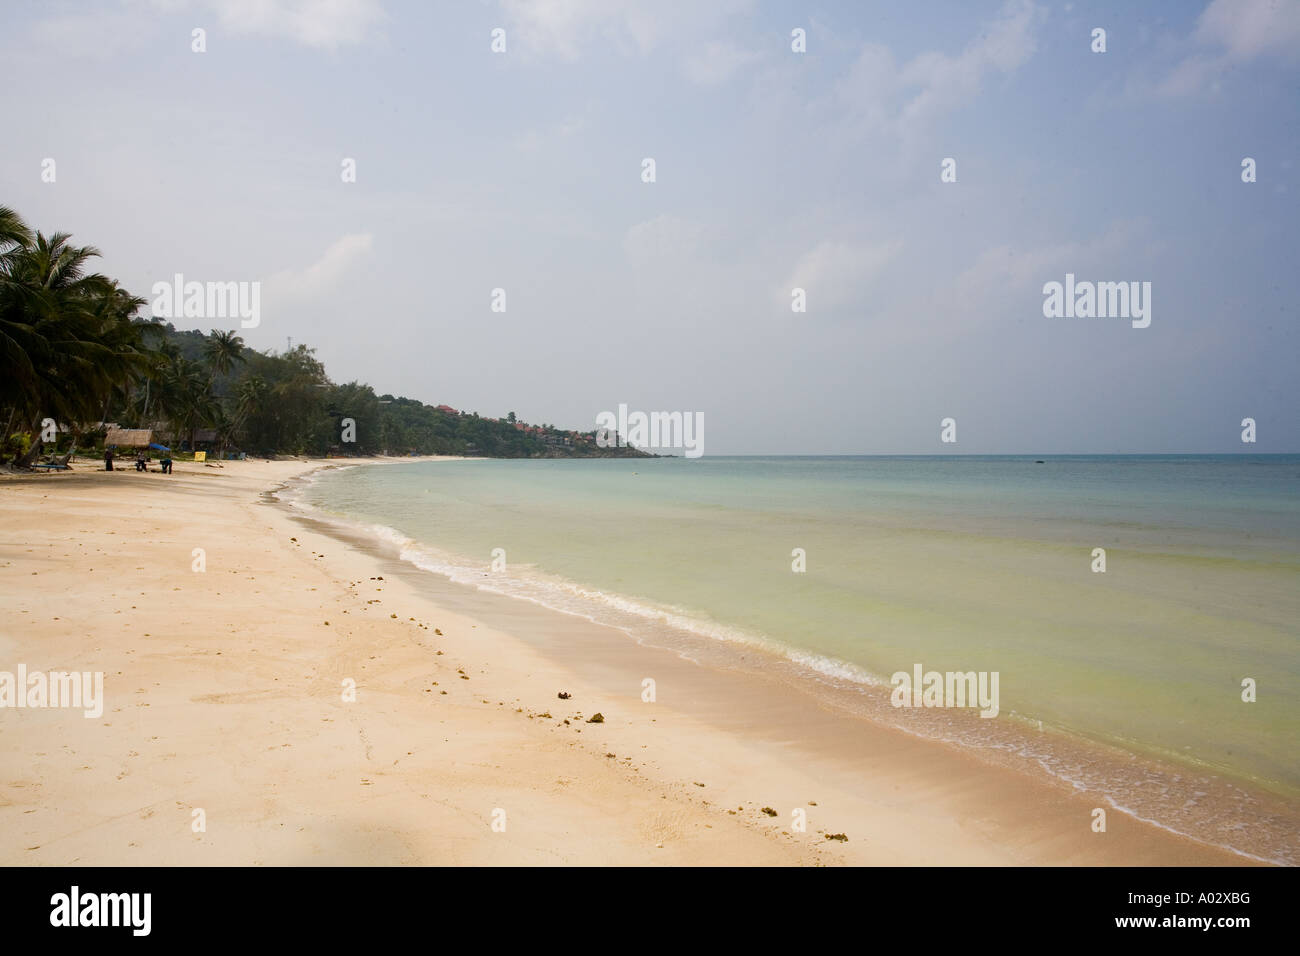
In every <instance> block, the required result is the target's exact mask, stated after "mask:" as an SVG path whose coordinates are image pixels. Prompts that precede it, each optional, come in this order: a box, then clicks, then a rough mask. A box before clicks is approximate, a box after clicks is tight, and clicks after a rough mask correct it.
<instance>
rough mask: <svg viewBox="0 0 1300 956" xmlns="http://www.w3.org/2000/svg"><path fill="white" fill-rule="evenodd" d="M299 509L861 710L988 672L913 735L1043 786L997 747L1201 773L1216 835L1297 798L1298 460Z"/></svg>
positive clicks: (924, 466) (345, 472) (1131, 792)
mask: <svg viewBox="0 0 1300 956" xmlns="http://www.w3.org/2000/svg"><path fill="white" fill-rule="evenodd" d="M296 503H297V504H298V506H299V507H302V508H306V509H309V510H313V511H315V512H316V513H317V514H318V515H319V516H321V517H327V518H332V519H334V520H338V521H344V522H347V523H349V524H351V525H353V526H358V525H359V526H361V527H363V528H364V529H365V530H367V531H368V532H369V533H371V534H374V535H377V536H379V537H381V538H384V539H386V540H388V541H390V542H391V543H393V544H395V545H397V546H398V547H399V548H400V549H401V552H402V555H403V557H405V558H406V559H407V560H408V561H410V562H411V564H412V565H413V566H415V567H418V568H421V569H423V570H426V571H429V572H433V573H439V574H443V575H446V576H448V577H450V578H452V579H453V580H457V581H462V582H465V583H468V584H473V585H475V586H478V587H484V588H488V589H490V590H494V591H499V592H502V593H505V594H510V595H514V596H517V597H522V598H526V599H529V600H533V601H537V602H539V603H541V604H545V605H547V606H550V607H554V608H557V609H559V610H562V611H567V612H570V613H576V614H581V615H583V616H586V617H589V618H591V619H594V620H597V621H603V622H607V623H610V624H613V625H615V626H618V627H621V628H622V629H623V630H625V631H627V632H628V634H629V635H630V637H631V638H633V639H636V640H641V641H646V642H650V643H659V644H663V645H664V646H669V647H671V646H674V643H675V642H677V641H678V640H679V639H680V638H682V637H683V636H689V637H690V638H691V639H692V640H695V641H698V640H699V639H701V638H707V639H710V640H711V641H715V642H717V644H718V646H719V648H723V649H725V648H727V647H735V646H751V647H752V646H758V647H762V648H765V649H766V650H768V651H770V652H771V653H772V655H773V659H774V660H779V661H781V664H782V667H788V668H791V669H793V670H801V671H805V672H806V673H807V675H808V676H809V678H810V679H814V680H819V681H822V682H829V683H832V684H835V685H837V686H840V687H843V688H849V689H852V688H854V687H857V688H860V689H863V690H864V692H866V690H867V689H872V692H873V693H876V695H877V696H879V688H880V686H881V685H882V684H884V685H885V691H886V692H887V690H888V686H887V682H888V680H889V676H890V675H891V674H893V673H894V672H896V671H909V672H910V671H911V670H912V669H913V667H914V665H916V664H921V665H923V666H924V668H925V669H926V670H938V671H963V672H965V671H972V670H973V671H989V672H993V671H996V672H998V674H999V675H1000V682H999V688H1000V698H1001V700H1000V707H1001V713H1000V715H999V717H998V718H996V719H995V720H992V721H979V720H974V721H966V722H964V723H962V724H960V726H958V725H953V727H951V728H950V730H949V731H933V732H935V733H941V734H942V733H949V735H950V736H951V737H952V738H953V740H954V742H958V743H966V744H970V745H975V746H978V745H979V744H980V735H981V734H983V735H984V738H985V740H984V743H985V744H987V745H988V746H998V747H1001V748H1002V749H1004V750H1005V749H1008V748H1011V749H1017V750H1018V752H1022V753H1023V754H1024V756H1025V757H1027V758H1030V759H1034V760H1036V761H1037V762H1038V763H1039V764H1041V765H1043V766H1044V767H1046V768H1048V769H1049V770H1053V771H1054V772H1058V773H1059V774H1060V775H1061V776H1063V777H1067V778H1069V776H1070V773H1071V772H1072V771H1071V770H1070V764H1069V761H1068V760H1066V759H1065V758H1064V757H1062V756H1060V755H1059V754H1057V755H1055V756H1054V755H1053V753H1052V752H1051V749H1052V744H1051V743H1050V742H1048V741H1049V738H1046V737H1040V738H1033V737H1032V736H1025V740H1026V741H1029V742H1028V743H1025V744H1010V743H1008V742H1007V741H1010V740H1012V739H1014V738H1015V736H1016V735H1015V733H1012V731H1016V732H1019V733H1022V734H1024V733H1027V731H1028V730H1030V729H1032V730H1034V731H1041V730H1043V729H1046V730H1047V731H1050V732H1051V733H1052V734H1054V735H1055V736H1054V737H1051V738H1050V739H1051V740H1056V741H1062V740H1070V739H1078V740H1086V741H1091V742H1096V743H1099V744H1101V745H1102V746H1104V747H1111V748H1114V749H1115V751H1116V752H1117V753H1119V754H1136V755H1141V756H1143V757H1147V758H1153V759H1156V760H1159V761H1161V762H1164V763H1167V764H1169V765H1170V766H1173V767H1175V768H1176V767H1184V768H1188V769H1189V770H1193V771H1195V772H1196V773H1199V774H1202V775H1205V774H1209V775H1211V776H1213V777H1214V778H1216V779H1217V778H1221V779H1222V780H1223V781H1227V782H1228V783H1229V784H1230V785H1231V786H1230V787H1229V789H1230V790H1231V792H1233V793H1236V792H1237V791H1236V790H1235V789H1233V788H1235V787H1236V786H1238V785H1239V786H1240V787H1241V788H1242V790H1241V793H1242V794H1245V795H1247V796H1240V797H1237V796H1234V797H1233V798H1232V799H1233V800H1234V801H1237V802H1238V803H1240V804H1241V805H1240V806H1237V807H1236V808H1235V809H1232V810H1228V809H1226V808H1225V807H1224V806H1223V805H1222V801H1221V800H1220V802H1219V806H1218V807H1217V809H1216V810H1215V812H1217V813H1219V814H1220V815H1222V814H1224V813H1234V814H1237V816H1238V817H1241V819H1234V820H1229V821H1227V822H1226V823H1225V822H1224V821H1220V823H1223V825H1224V826H1225V827H1227V829H1229V830H1231V829H1233V828H1236V829H1240V828H1241V827H1242V826H1246V825H1253V821H1244V815H1245V814H1246V813H1247V811H1246V810H1245V809H1242V807H1243V806H1245V805H1246V804H1250V805H1252V806H1253V805H1254V803H1253V799H1254V798H1253V797H1251V796H1249V795H1252V794H1259V795H1263V796H1264V797H1265V802H1267V801H1268V800H1273V801H1276V802H1277V805H1281V806H1294V805H1295V804H1296V802H1297V797H1300V760H1298V759H1297V743H1300V456H1180V457H1158V456H1117V457H1105V456H1079V457H1060V456H1058V457H1046V458H1044V459H1042V460H1041V462H1040V461H1038V460H1036V459H1034V458H1032V457H1029V458H1026V457H964V456H963V457H827V458H813V457H781V458H740V457H737V458H722V457H704V458H699V459H695V460H687V459H682V458H660V459H622V460H614V459H593V460H523V461H500V460H492V461H469V460H467V461H452V462H425V463H412V464H402V465H395V466H391V467H355V468H351V467H344V468H340V469H336V470H331V471H328V472H324V473H320V474H319V475H318V477H317V478H316V479H315V480H313V481H311V482H310V483H309V484H307V485H306V486H305V487H304V488H303V489H302V490H301V491H300V492H299V493H298V494H297V496H296ZM1097 548H1101V549H1104V550H1105V571H1104V572H1099V571H1094V570H1093V568H1094V566H1096V565H1097V561H1096V558H1095V556H1094V549H1097ZM498 549H499V550H498ZM796 549H802V552H803V554H804V556H805V557H804V561H805V566H806V570H804V571H801V572H800V571H796V570H794V569H793V568H792V564H793V563H794V562H795V561H796V557H795V551H796ZM494 552H495V557H496V566H495V568H494V565H493V562H494ZM503 565H504V566H503ZM1247 678H1249V679H1252V680H1253V681H1254V682H1255V687H1256V690H1255V695H1256V699H1255V701H1254V702H1245V701H1243V699H1242V694H1243V681H1244V680H1246V679H1247ZM885 716H886V718H888V717H889V714H888V712H887V711H886V712H885ZM899 716H900V717H901V716H902V715H901V714H900V715H899ZM991 725H995V726H996V727H997V731H996V732H994V730H993V726H991ZM926 732H927V733H931V732H932V731H926ZM1035 741H1037V742H1035ZM1057 749H1058V750H1059V749H1060V748H1059V747H1058V748H1057ZM1075 769H1076V770H1077V773H1078V775H1079V776H1080V778H1082V777H1083V776H1084V771H1083V770H1082V769H1079V768H1075ZM1094 769H1095V768H1094ZM1099 773H1100V772H1099V771H1096V772H1092V775H1091V776H1090V777H1089V778H1088V779H1086V780H1085V779H1078V780H1074V781H1073V782H1074V783H1075V784H1076V785H1079V786H1082V785H1087V786H1090V787H1092V786H1099V784H1098V780H1102V783H1101V784H1100V786H1103V787H1106V788H1110V789H1113V791H1114V795H1115V803H1116V804H1117V805H1120V806H1125V807H1132V806H1134V805H1135V803H1138V802H1141V805H1142V807H1143V815H1145V816H1147V817H1149V818H1151V819H1154V820H1155V821H1156V822H1162V823H1167V824H1168V825H1171V826H1175V827H1177V826H1179V825H1181V826H1182V827H1183V828H1187V827H1190V826H1192V823H1190V822H1189V819H1190V818H1189V817H1188V816H1187V814H1188V813H1189V812H1190V811H1189V810H1188V806H1191V805H1194V804H1195V803H1196V802H1197V801H1198V800H1200V799H1202V798H1204V796H1205V792H1206V791H1205V788H1204V787H1200V789H1197V787H1198V786H1200V785H1199V784H1196V785H1192V786H1191V787H1190V789H1188V791H1187V792H1182V791H1181V790H1179V784H1178V783H1177V782H1176V781H1177V780H1178V774H1176V773H1174V774H1170V775H1164V776H1162V777H1161V780H1162V782H1161V783H1160V784H1159V787H1158V788H1157V789H1159V788H1163V789H1164V791H1165V792H1164V793H1163V794H1161V795H1159V797H1158V798H1153V797H1152V795H1151V793H1150V792H1149V791H1150V790H1151V786H1149V785H1147V784H1144V785H1143V787H1138V786H1137V785H1136V784H1135V783H1134V782H1133V781H1132V780H1130V781H1128V783H1127V785H1126V786H1121V785H1119V784H1118V782H1117V781H1116V780H1114V779H1111V778H1110V777H1106V776H1105V775H1104V774H1102V775H1100V776H1099ZM1197 779H1202V778H1197ZM1171 780H1173V781H1175V782H1173V783H1171V782H1170V781H1171ZM1112 785H1114V786H1112ZM1196 794H1200V795H1201V796H1200V797H1198V796H1196ZM1176 804H1179V805H1181V809H1179V806H1176ZM1166 811H1167V815H1168V816H1169V820H1165V819H1164V818H1163V815H1165V814H1166ZM1209 812H1210V811H1209V810H1207V811H1206V814H1209ZM1193 816H1195V815H1194V814H1193ZM1175 818H1177V819H1175ZM1270 819H1271V820H1272V824H1271V825H1272V826H1273V828H1274V830H1276V829H1277V828H1278V827H1281V828H1282V829H1283V830H1286V829H1287V828H1288V827H1289V826H1290V825H1289V824H1288V823H1285V822H1283V823H1279V822H1278V818H1277V817H1276V814H1271V815H1270ZM1170 821H1172V822H1170ZM1243 821H1244V822H1243ZM1195 825H1196V826H1199V827H1200V828H1201V829H1202V830H1205V828H1206V827H1207V826H1209V824H1207V823H1206V822H1205V819H1201V821H1200V822H1199V823H1197V824H1195ZM1265 829H1267V827H1265ZM1296 839H1297V835H1296V834H1295V833H1294V832H1291V833H1289V834H1288V833H1286V832H1275V833H1273V834H1272V836H1270V837H1268V838H1267V839H1262V842H1261V840H1255V841H1254V842H1253V843H1252V844H1251V846H1252V847H1253V848H1254V849H1252V851H1251V852H1252V853H1254V854H1255V855H1260V856H1263V858H1266V859H1279V860H1289V859H1292V858H1293V857H1292V855H1291V854H1292V853H1293V851H1294V843H1295V841H1296ZM1215 842H1227V841H1226V838H1225V840H1216V841H1215ZM1261 847H1262V849H1261Z"/></svg>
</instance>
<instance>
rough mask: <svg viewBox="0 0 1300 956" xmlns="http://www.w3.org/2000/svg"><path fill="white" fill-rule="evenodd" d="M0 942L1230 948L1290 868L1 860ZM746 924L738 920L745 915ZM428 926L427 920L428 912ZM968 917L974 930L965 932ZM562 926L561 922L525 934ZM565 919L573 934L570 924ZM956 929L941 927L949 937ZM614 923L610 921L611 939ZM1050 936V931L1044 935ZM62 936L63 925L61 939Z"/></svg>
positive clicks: (1292, 876) (1267, 915) (1279, 904)
mask: <svg viewBox="0 0 1300 956" xmlns="http://www.w3.org/2000/svg"><path fill="white" fill-rule="evenodd" d="M0 880H3V882H4V887H3V891H2V892H0V900H2V902H0V914H2V916H3V920H4V924H3V925H4V927H5V930H4V933H5V939H6V942H9V943H13V942H16V941H19V940H23V939H27V940H33V941H39V942H42V943H57V942H59V938H60V937H64V938H72V937H75V938H76V941H77V942H78V943H86V942H91V941H93V940H102V941H103V942H109V941H110V940H113V941H114V943H115V944H116V945H121V944H123V943H126V944H127V945H130V944H131V943H133V942H136V941H140V942H144V941H146V940H159V941H163V942H168V943H176V942H181V941H185V942H189V941H192V940H202V941H203V942H205V943H207V942H213V943H220V942H225V941H229V942H249V941H256V942H259V943H265V942H276V941H279V940H284V941H285V942H291V943H293V944H295V945H297V946H304V945H310V944H312V943H314V942H320V943H325V944H329V945H331V946H337V945H339V944H345V943H347V942H348V941H349V939H351V938H355V939H356V940H357V941H358V942H365V943H370V944H373V942H374V941H375V937H376V935H379V936H380V937H384V936H387V935H390V934H391V935H394V936H397V935H399V934H400V935H401V936H403V937H407V936H409V935H410V934H415V937H416V938H417V939H425V940H427V941H428V942H430V943H431V944H434V943H436V941H437V940H438V939H441V940H442V941H443V942H444V943H447V944H453V943H454V942H455V941H456V940H459V939H463V934H464V931H469V932H473V933H476V934H478V935H479V936H480V941H481V942H484V943H488V942H490V939H489V938H486V937H484V936H483V933H484V930H487V932H488V933H490V934H497V933H502V932H505V933H508V932H510V931H511V930H514V931H516V932H519V933H523V934H527V935H528V936H531V937H533V938H534V940H535V942H536V943H537V944H539V945H546V946H550V945H551V944H552V943H554V944H556V945H558V946H560V947H561V948H570V947H571V946H576V945H579V944H580V941H581V939H582V938H585V937H586V934H587V933H588V932H589V931H591V930H592V929H597V928H609V929H610V930H612V931H614V932H617V931H618V930H619V929H620V928H621V929H623V930H625V931H627V932H628V933H630V934H632V935H633V936H635V935H637V934H638V933H641V932H644V931H653V932H662V931H664V930H665V929H676V928H679V927H680V929H681V930H682V931H683V932H685V933H688V934H689V935H690V936H693V937H696V938H697V939H698V940H700V941H703V940H706V939H709V938H711V937H713V936H714V935H716V934H719V933H722V934H724V935H727V936H729V937H731V938H732V939H733V940H734V939H735V937H737V936H747V935H750V933H763V934H766V933H768V932H769V931H770V930H771V929H773V928H777V927H780V928H785V929H797V927H800V926H801V927H803V929H802V930H798V931H811V932H815V933H821V932H823V931H824V932H831V933H834V934H835V935H837V936H838V934H839V933H840V932H842V931H843V930H845V929H848V930H850V931H851V932H854V933H863V934H866V935H867V936H868V937H872V936H875V935H876V934H877V933H879V934H880V938H888V937H889V936H890V935H892V932H893V931H898V932H902V933H904V934H906V937H907V938H910V939H912V940H913V941H920V940H922V939H923V938H925V937H926V935H927V934H928V933H930V932H939V931H941V930H942V932H943V934H944V935H945V937H946V938H948V939H950V940H951V939H955V938H965V939H967V940H968V941H969V942H970V943H971V944H976V943H977V942H982V943H996V942H1015V941H1021V940H1023V941H1026V942H1032V941H1035V940H1038V941H1042V940H1043V939H1045V937H1044V936H1043V934H1044V933H1056V934H1058V936H1059V938H1060V939H1061V940H1092V939H1097V938H1103V939H1115V940H1119V939H1123V938H1125V937H1129V938H1131V939H1133V940H1135V941H1140V942H1142V943H1148V944H1149V943H1155V944H1159V943H1160V942H1162V941H1170V942H1176V943H1177V945H1185V944H1186V943H1187V942H1189V941H1190V940H1193V939H1199V940H1204V941H1205V942H1207V943H1210V944H1213V945H1226V946H1231V945H1234V944H1237V943H1240V942H1243V941H1247V940H1251V939H1252V938H1254V939H1262V938H1263V937H1262V936H1256V935H1255V934H1261V933H1263V934H1268V935H1269V937H1270V938H1272V936H1274V935H1275V934H1277V933H1279V932H1281V931H1285V929H1286V928H1287V926H1288V925H1289V924H1290V923H1291V922H1292V920H1293V917H1292V911H1293V909H1294V899H1295V892H1296V888H1297V880H1296V870H1294V869H1280V868H1246V869H1204V868H1196V869H1193V868H1158V869H1155V868H1141V869H1137V868H1135V869H1105V870H1103V869H1068V868H1059V869H921V868H916V869H905V868H879V869H845V870H817V871H809V870H787V869H782V870H758V869H752V870H721V869H693V870H678V871H674V872H672V873H665V872H664V871H662V870H657V869H609V870H601V871H599V872H596V871H593V870H567V869H566V870H559V869H552V870H543V869H538V870H515V869H456V870H452V869H442V868H410V869H401V868H391V869H262V868H229V869H160V868H159V869H135V868H111V867H110V868H66V869H59V868H31V869H19V868H9V869H5V870H3V871H2V873H0ZM746 924H750V925H748V926H747V925H746ZM439 927H441V928H439ZM966 931H969V933H970V934H971V935H969V936H967V935H966ZM552 932H554V933H559V934H563V935H556V936H550V935H537V934H550V933H552ZM579 934H580V935H579ZM948 934H956V936H948ZM618 938H619V937H617V936H615V937H614V939H618ZM1046 938H1050V937H1046ZM65 941H66V940H65Z"/></svg>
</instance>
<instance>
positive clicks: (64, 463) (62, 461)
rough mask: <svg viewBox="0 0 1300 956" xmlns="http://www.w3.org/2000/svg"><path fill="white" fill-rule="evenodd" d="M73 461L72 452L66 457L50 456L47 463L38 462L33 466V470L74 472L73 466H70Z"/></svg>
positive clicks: (46, 460)
mask: <svg viewBox="0 0 1300 956" xmlns="http://www.w3.org/2000/svg"><path fill="white" fill-rule="evenodd" d="M71 460H72V452H68V454H66V455H50V456H49V457H48V458H46V459H45V461H38V462H37V463H36V464H34V465H32V467H33V468H44V469H46V470H47V471H49V470H54V471H72V466H71V465H69V464H68V462H69V461H71Z"/></svg>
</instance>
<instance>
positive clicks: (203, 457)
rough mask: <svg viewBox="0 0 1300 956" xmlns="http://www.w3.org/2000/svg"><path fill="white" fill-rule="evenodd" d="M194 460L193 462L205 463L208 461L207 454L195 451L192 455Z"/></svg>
mask: <svg viewBox="0 0 1300 956" xmlns="http://www.w3.org/2000/svg"><path fill="white" fill-rule="evenodd" d="M194 460H195V461H207V460H208V453H207V452H206V451H196V452H195V453H194Z"/></svg>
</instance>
